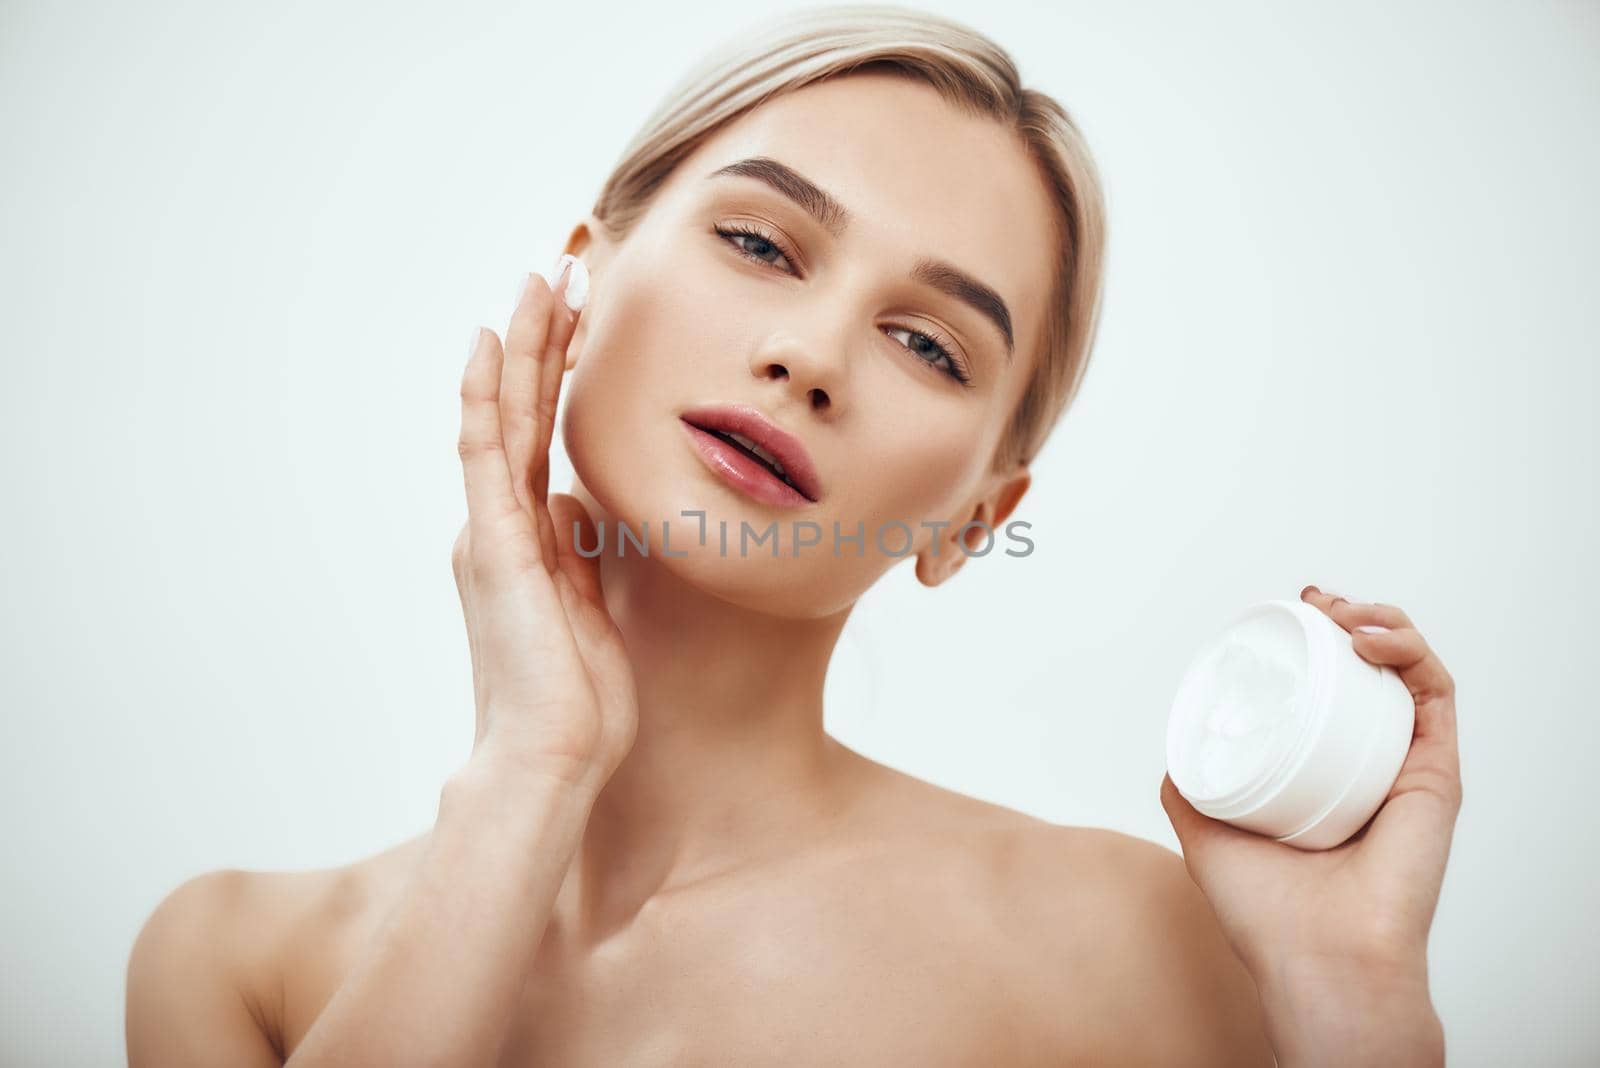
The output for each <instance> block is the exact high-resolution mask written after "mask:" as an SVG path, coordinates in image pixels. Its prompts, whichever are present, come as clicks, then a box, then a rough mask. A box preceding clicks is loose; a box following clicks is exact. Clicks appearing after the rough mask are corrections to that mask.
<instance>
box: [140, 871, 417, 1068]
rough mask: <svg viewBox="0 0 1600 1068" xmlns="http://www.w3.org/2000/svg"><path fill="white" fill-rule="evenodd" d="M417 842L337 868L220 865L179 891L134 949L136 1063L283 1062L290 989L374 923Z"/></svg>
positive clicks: (164, 903)
mask: <svg viewBox="0 0 1600 1068" xmlns="http://www.w3.org/2000/svg"><path fill="white" fill-rule="evenodd" d="M416 842H417V840H413V841H412V842H408V843H403V844H402V845H400V846H396V847H394V848H392V849H389V850H385V851H384V852H382V853H378V854H375V855H373V856H372V857H368V858H365V859H363V860H361V861H357V862H355V863H353V864H348V865H343V866H340V867H335V868H320V869H312V870H305V871H253V870H246V869H239V868H227V869H218V870H216V871H209V872H206V873H204V874H201V875H196V876H193V877H191V878H189V879H187V880H185V881H184V882H183V883H181V884H179V885H178V886H177V887H176V888H174V889H173V890H171V891H170V892H169V893H168V894H167V895H166V896H165V897H164V898H163V899H162V900H161V902H160V903H159V904H158V905H157V906H156V907H155V909H154V910H153V911H152V912H151V914H150V916H149V917H148V918H147V919H146V920H145V922H144V924H143V926H142V927H141V928H140V931H139V934H138V936H137V938H136V939H135V942H134V946H133V949H132V952H131V953H130V955H129V960H128V970H127V1018H126V1026H127V1041H128V1050H129V1059H130V1063H131V1064H133V1065H134V1066H135V1068H137V1066H138V1065H140V1064H158V1063H159V1064H186V1063H207V1061H206V1057H207V1056H211V1057H212V1058H215V1056H216V1055H218V1054H219V1053H222V1052H224V1051H226V1052H227V1054H228V1059H229V1062H230V1063H235V1064H241V1065H256V1064H260V1065H277V1064H281V1063H282V1057H283V1054H282V1050H283V1049H284V1045H283V1036H284V1023H285V1017H286V1014H287V1013H288V1012H290V1011H292V1009H293V1006H292V1005H290V1004H288V1003H287V1001H286V991H288V990H289V989H290V988H291V986H292V985H297V986H303V985H304V979H305V977H306V974H307V973H308V972H315V971H317V970H319V969H324V968H326V967H327V966H328V962H329V961H330V959H331V954H333V953H336V952H337V949H338V946H339V945H340V944H341V943H344V942H347V941H350V940H352V939H355V938H359V937H360V936H361V933H362V932H364V931H366V930H367V929H369V928H370V925H371V923H372V922H373V921H374V919H375V918H376V913H377V909H375V908H374V905H375V903H377V902H379V901H381V900H382V899H383V895H384V894H385V893H386V892H387V891H388V887H390V886H391V885H392V884H393V882H394V879H393V874H394V871H395V869H396V868H397V867H398V866H399V865H401V864H403V863H404V862H405V860H406V858H407V857H408V856H409V855H410V853H411V852H412V851H413V850H414V849H415V847H416ZM288 977H293V978H294V979H295V984H290V983H288V982H286V978H288ZM211 1063H215V1060H214V1059H213V1060H212V1061H211Z"/></svg>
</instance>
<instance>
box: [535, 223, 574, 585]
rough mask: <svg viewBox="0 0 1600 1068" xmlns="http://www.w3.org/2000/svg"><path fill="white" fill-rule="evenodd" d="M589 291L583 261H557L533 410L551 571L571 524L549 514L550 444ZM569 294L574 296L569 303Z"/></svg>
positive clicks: (538, 506)
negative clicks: (565, 528) (571, 349)
mask: <svg viewBox="0 0 1600 1068" xmlns="http://www.w3.org/2000/svg"><path fill="white" fill-rule="evenodd" d="M569 261H570V262H569ZM563 268H565V269H563ZM587 292H588V273H587V270H586V269H585V268H584V265H583V261H582V260H579V259H578V258H576V257H574V256H570V255H567V254H565V253H563V254H562V256H561V258H560V259H559V260H557V261H556V289H555V299H554V305H555V309H554V311H553V313H552V316H551V320H550V329H549V332H548V334H547V336H546V338H545V346H544V350H543V353H542V358H541V359H540V360H539V375H538V381H539V393H538V396H537V398H536V400H535V408H534V412H535V417H534V425H535V427H536V431H535V434H536V437H535V439H534V444H533V459H532V483H533V500H534V502H535V518H536V519H537V521H538V523H539V529H540V535H541V538H542V539H543V544H544V545H547V546H550V547H552V552H551V554H550V556H549V560H550V561H551V567H550V569H551V571H552V572H554V571H555V570H556V569H557V568H558V567H560V566H561V565H560V563H559V558H560V555H561V546H560V538H559V537H558V536H557V528H558V527H559V526H570V524H568V523H557V521H556V520H555V518H554V517H553V516H552V515H551V514H550V508H549V503H548V502H549V495H550V445H551V442H552V441H554V439H555V426H556V409H557V407H558V402H559V401H560V398H561V380H562V377H563V374H564V372H565V370H566V363H567V346H568V345H569V344H570V343H571V342H572V336H573V334H574V333H575V332H576V331H577V325H578V316H579V315H580V314H581V313H582V307H583V299H584V297H585V296H586V295H587ZM569 294H570V295H571V297H570V303H569ZM572 303H576V304H578V308H576V309H574V308H573V307H572V306H571V304H572ZM579 507H580V508H581V507H582V506H581V505H580V506H579ZM585 517H587V513H585ZM586 544H587V543H586ZM580 559H581V557H580Z"/></svg>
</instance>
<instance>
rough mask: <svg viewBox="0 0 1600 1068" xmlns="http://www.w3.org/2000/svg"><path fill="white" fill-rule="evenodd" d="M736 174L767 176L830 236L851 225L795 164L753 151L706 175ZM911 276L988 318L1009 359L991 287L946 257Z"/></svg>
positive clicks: (1007, 334) (1009, 340)
mask: <svg viewBox="0 0 1600 1068" xmlns="http://www.w3.org/2000/svg"><path fill="white" fill-rule="evenodd" d="M728 175H734V176H738V177H744V178H754V179H756V180H757V181H760V182H765V183H766V184H767V185H769V186H771V187H772V188H773V189H775V190H777V191H778V192H779V193H782V194H783V195H784V196H786V197H788V198H789V199H790V200H792V201H794V202H795V203H796V204H798V205H800V207H801V208H803V209H805V212H806V214H808V215H810V216H811V217H812V218H813V219H815V220H816V221H817V222H818V223H820V224H821V225H822V227H823V229H825V230H827V231H828V232H829V233H830V234H832V235H833V236H834V237H840V236H842V235H843V234H844V231H845V228H846V227H847V226H849V225H850V211H849V209H847V208H846V207H845V206H844V205H843V204H841V203H839V201H838V200H837V199H835V198H834V197H833V195H832V194H830V193H829V192H828V191H827V190H826V189H823V188H822V187H821V186H819V185H817V184H816V183H815V182H813V181H811V179H809V178H807V177H806V176H805V175H803V174H801V173H800V172H799V171H797V170H795V169H794V168H792V167H790V166H788V165H786V164H783V163H780V162H778V161H777V160H775V159H773V158H771V157H770V156H752V157H750V158H748V159H741V160H738V161H736V162H733V163H730V164H728V165H727V166H726V167H718V168H717V169H716V170H714V171H712V172H711V173H710V174H708V175H706V177H707V179H712V178H721V177H725V176H728ZM911 279H912V280H913V281H915V282H921V283H922V284H924V285H927V286H931V287H933V288H934V289H937V290H938V291H939V292H941V293H944V294H947V295H948V296H952V297H955V298H956V299H957V300H959V301H961V302H962V303H964V304H966V305H967V306H968V307H971V308H973V309H974V310H975V311H977V312H978V313H979V314H980V315H982V316H983V317H984V318H986V319H988V320H989V321H990V322H992V323H993V324H994V325H995V328H996V329H998V330H999V331H1000V335H1001V336H1002V337H1004V338H1005V342H1006V360H1007V362H1009V361H1010V360H1011V356H1012V352H1013V350H1014V349H1015V348H1016V342H1015V339H1014V338H1013V336H1012V332H1011V310H1010V309H1009V308H1007V307H1006V302H1005V301H1004V300H1002V299H1001V298H1000V294H999V293H996V292H995V291H994V290H993V289H991V288H990V287H988V286H986V285H984V284H983V283H982V282H980V281H978V280H977V279H976V278H974V277H972V275H970V274H968V273H966V272H965V271H963V270H961V268H959V267H957V266H956V265H955V264H953V263H950V262H948V261H946V260H940V259H933V258H931V257H927V256H924V257H922V258H920V259H918V260H917V262H916V263H915V264H914V265H913V266H912V268H911Z"/></svg>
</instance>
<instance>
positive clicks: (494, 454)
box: [457, 327, 537, 559]
mask: <svg viewBox="0 0 1600 1068" xmlns="http://www.w3.org/2000/svg"><path fill="white" fill-rule="evenodd" d="M501 362H502V354H501V350H500V339H499V338H497V337H496V336H495V334H494V331H492V330H485V329H483V328H481V327H480V328H479V329H478V334H477V337H476V338H475V340H474V343H473V347H472V355H471V357H470V358H469V359H468V360H467V367H466V370H465V371H464V372H463V373H462V376H461V435H460V440H459V442H458V443H457V451H458V452H459V453H460V456H461V470H462V477H463V480H464V481H465V484H466V493H467V521H468V526H469V528H470V533H469V536H470V538H471V541H472V545H473V547H474V550H475V551H474V559H478V558H480V557H481V556H482V554H483V553H484V551H485V550H486V549H488V548H490V547H492V546H494V545H496V544H498V543H499V542H500V541H502V540H503V538H504V537H505V533H506V528H507V524H508V523H509V524H513V526H514V527H515V526H517V525H523V526H525V520H522V521H519V519H518V517H520V516H526V512H525V511H524V510H523V508H522V506H521V504H520V503H518V501H517V495H516V492H515V490H514V489H513V488H512V484H511V471H510V468H509V467H507V465H506V446H505V439H504V437H503V436H502V434H501V430H500V371H501ZM532 551H537V544H535V545H534V546H533V547H532Z"/></svg>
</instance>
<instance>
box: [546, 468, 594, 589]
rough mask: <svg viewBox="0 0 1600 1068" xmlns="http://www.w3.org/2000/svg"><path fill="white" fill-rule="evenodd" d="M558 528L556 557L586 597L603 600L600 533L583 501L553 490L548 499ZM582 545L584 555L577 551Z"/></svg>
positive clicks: (551, 517) (548, 504)
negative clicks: (601, 590)
mask: <svg viewBox="0 0 1600 1068" xmlns="http://www.w3.org/2000/svg"><path fill="white" fill-rule="evenodd" d="M546 503H547V507H548V508H549V510H550V520H551V522H553V523H554V524H555V528H556V560H557V562H558V563H559V565H560V567H561V570H562V572H564V573H565V574H566V576H567V577H568V578H569V579H571V580H572V585H573V586H574V587H576V589H577V591H578V592H579V593H580V594H581V595H582V596H583V597H584V599H585V600H589V601H593V602H596V603H600V602H601V600H602V599H601V593H600V551H599V550H600V549H601V548H602V545H601V542H600V532H599V530H598V529H597V528H596V526H595V522H594V517H593V516H591V515H590V514H589V510H588V509H587V508H585V507H584V506H583V502H582V501H580V500H578V498H576V497H574V496H573V495H572V494H570V493H552V494H550V495H549V498H548V500H547V502H546ZM580 547H581V548H582V550H583V553H587V554H589V555H587V556H585V555H583V553H580V552H579V551H578V550H579V548H580Z"/></svg>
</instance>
